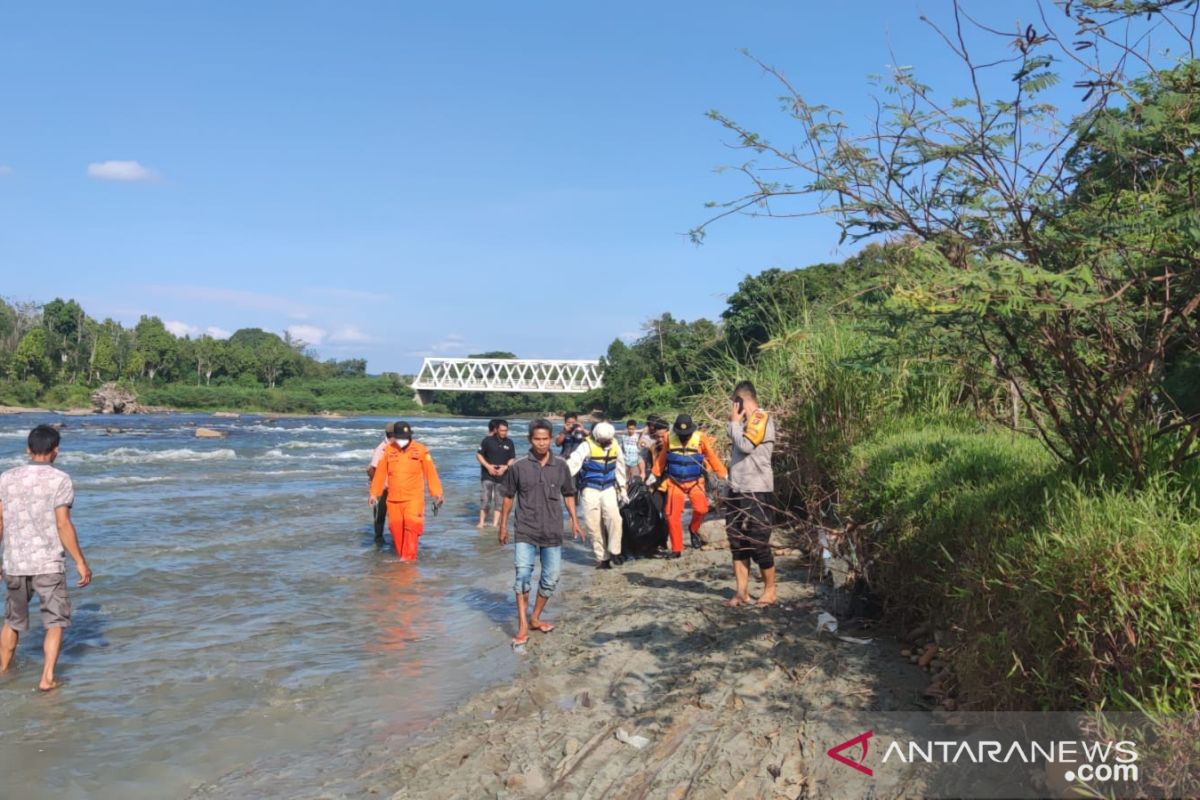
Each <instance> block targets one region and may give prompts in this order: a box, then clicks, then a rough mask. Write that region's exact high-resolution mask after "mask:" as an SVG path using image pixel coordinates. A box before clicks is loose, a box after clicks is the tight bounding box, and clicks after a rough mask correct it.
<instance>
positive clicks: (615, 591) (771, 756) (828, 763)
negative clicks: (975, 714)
mask: <svg viewBox="0 0 1200 800" xmlns="http://www.w3.org/2000/svg"><path fill="white" fill-rule="evenodd" d="M728 559H729V556H728V553H727V552H722V551H713V552H700V551H688V552H687V553H685V556H684V558H683V559H680V560H677V561H667V560H657V559H654V560H639V561H633V562H629V563H627V564H626V565H625V566H624V567H623V568H620V569H615V570H613V571H611V572H596V573H595V574H594V577H593V578H592V579H591V580H590V581H586V582H585V586H584V588H583V590H582V591H579V592H576V593H573V596H572V597H571V598H570V599H569V600H568V601H566V602H562V601H560V602H558V603H552V605H551V607H550V610H549V612H548V614H547V619H549V620H550V621H552V622H554V623H556V625H557V627H556V629H555V630H554V631H553V632H552V633H549V634H539V633H536V632H531V634H530V641H529V644H528V645H527V646H526V647H525V648H524V651H523V652H518V653H515V654H514V658H516V659H518V661H519V662H520V665H519V666H518V669H517V673H516V676H515V677H514V678H513V680H512V681H511V682H507V683H504V684H502V685H498V686H495V687H493V688H491V689H487V690H485V691H483V692H481V693H479V694H477V695H475V696H474V697H473V698H472V699H470V700H469V701H467V702H466V703H464V704H463V705H462V706H460V707H459V708H458V709H456V710H455V711H453V712H451V713H450V714H448V715H446V716H445V717H443V718H442V719H440V720H439V721H437V722H436V723H434V724H433V725H432V726H430V727H428V728H426V729H424V730H422V731H420V732H418V733H416V734H412V733H409V734H393V735H390V736H387V737H382V736H381V737H379V738H377V739H376V740H375V741H372V742H370V743H368V744H364V745H362V746H343V747H342V748H341V749H338V748H331V749H330V750H329V751H327V752H324V753H321V754H309V757H308V758H305V759H303V760H302V762H301V760H296V759H278V760H275V761H273V762H272V763H260V764H258V765H255V766H253V767H250V768H248V769H244V770H239V771H238V773H237V774H235V775H229V776H226V778H225V779H223V780H221V781H218V782H217V783H214V784H211V785H209V786H207V787H205V788H204V789H202V790H201V791H200V792H198V793H197V794H196V795H195V797H198V798H216V797H227V796H233V795H232V794H231V793H235V792H236V793H237V794H238V795H240V796H261V797H322V798H334V797H392V798H394V800H416V798H477V797H497V798H529V797H546V798H580V799H581V800H582V799H583V798H670V799H672V800H676V799H681V798H703V799H707V798H714V799H715V798H789V799H791V798H800V797H822V798H824V797H851V796H853V797H859V796H863V795H862V790H861V788H859V787H856V786H855V785H854V784H853V782H852V781H848V777H850V776H852V775H853V774H854V773H853V772H852V771H851V770H849V769H848V768H847V767H845V766H843V765H840V764H837V763H836V762H834V761H832V760H831V759H829V758H828V757H827V756H826V755H825V751H826V750H827V749H828V748H829V747H831V746H833V745H835V744H837V743H839V742H841V741H843V740H845V739H846V738H849V736H853V735H854V734H855V733H857V732H858V731H857V730H852V729H851V730H849V731H848V730H847V729H846V726H845V723H844V722H842V723H841V724H839V723H837V722H835V720H837V719H843V720H844V718H845V716H846V715H847V714H848V715H851V716H855V715H856V716H857V717H858V718H862V717H864V716H869V715H870V713H871V712H882V711H899V712H905V711H913V712H916V711H919V710H921V709H925V708H928V705H927V704H925V703H923V702H922V700H921V692H922V690H923V689H924V687H925V685H926V683H927V678H926V676H925V674H924V673H923V672H922V671H921V670H919V669H918V668H917V667H915V666H911V665H909V664H907V663H905V662H902V661H900V660H898V659H897V658H896V652H897V649H898V648H899V645H898V644H897V643H896V642H894V641H893V640H890V639H887V638H884V637H880V636H878V635H877V634H878V632H876V631H853V630H842V631H840V632H839V633H842V634H850V635H852V636H859V637H873V641H872V642H871V643H870V644H865V645H863V644H855V643H850V642H844V641H841V640H839V639H837V638H835V637H832V636H830V635H828V634H818V633H817V631H816V624H815V622H816V614H817V612H818V611H819V610H821V609H822V606H823V603H822V600H821V598H820V596H819V592H818V587H816V586H814V585H813V584H811V583H809V582H808V581H807V580H806V579H805V577H804V576H806V575H807V569H806V568H805V567H804V566H803V565H801V564H799V563H796V560H795V559H791V558H785V559H781V560H780V562H779V567H780V573H781V575H782V577H783V580H782V582H781V583H780V587H779V594H780V604H779V605H778V606H776V607H774V608H769V609H756V608H740V609H727V608H725V607H724V606H723V605H722V603H723V602H724V601H725V600H726V599H727V598H728V597H729V596H730V595H731V594H732V579H731V568H730V564H729V560H728ZM757 588H758V587H756V586H755V584H754V583H753V582H752V586H751V590H752V594H757ZM508 627H510V628H511V627H512V625H511V624H510V625H509V626H508ZM511 634H512V631H511V630H510V631H507V635H509V636H511ZM497 635H504V634H502V633H501V632H499V631H498V632H497ZM619 731H623V732H624V733H625V734H629V735H633V736H643V737H645V738H646V739H648V740H649V743H648V744H647V745H646V746H645V747H644V749H638V748H637V747H635V746H633V745H631V744H628V743H625V742H623V741H621V740H620V739H619V738H618V735H619V734H618V732H619ZM848 773H849V775H848ZM921 786H922V785H921V783H920V781H919V779H918V778H915V777H910V776H903V777H901V779H900V780H899V781H898V782H892V783H891V784H889V785H879V784H876V785H875V786H874V787H873V788H872V790H871V792H870V794H871V796H873V797H913V796H920V795H921V794H922V791H921Z"/></svg>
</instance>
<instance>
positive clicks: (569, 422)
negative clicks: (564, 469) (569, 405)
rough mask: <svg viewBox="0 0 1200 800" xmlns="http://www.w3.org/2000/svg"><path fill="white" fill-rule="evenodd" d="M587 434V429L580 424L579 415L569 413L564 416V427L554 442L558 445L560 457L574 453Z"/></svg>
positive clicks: (566, 456) (567, 456) (568, 456)
mask: <svg viewBox="0 0 1200 800" xmlns="http://www.w3.org/2000/svg"><path fill="white" fill-rule="evenodd" d="M587 436H588V432H587V430H586V429H585V428H584V427H583V426H582V425H580V424H579V415H578V414H567V415H566V416H565V417H563V429H562V430H561V431H559V434H558V436H556V437H554V443H555V444H556V445H558V455H559V457H560V458H563V459H567V458H570V457H571V453H574V452H575V448H576V447H579V445H581V444H583V442H584V440H585V439H587Z"/></svg>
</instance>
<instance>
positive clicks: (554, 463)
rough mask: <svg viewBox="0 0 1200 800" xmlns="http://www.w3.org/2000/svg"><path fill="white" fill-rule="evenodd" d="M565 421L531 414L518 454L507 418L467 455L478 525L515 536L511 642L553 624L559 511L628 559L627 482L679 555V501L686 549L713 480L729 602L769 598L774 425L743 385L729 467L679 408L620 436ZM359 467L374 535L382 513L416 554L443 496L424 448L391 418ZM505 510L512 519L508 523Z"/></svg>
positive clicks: (604, 563)
mask: <svg viewBox="0 0 1200 800" xmlns="http://www.w3.org/2000/svg"><path fill="white" fill-rule="evenodd" d="M563 423H564V424H563V427H562V428H561V429H560V430H559V431H558V433H557V435H556V434H555V432H554V426H553V425H552V424H551V423H550V422H549V421H548V420H546V419H540V418H539V419H535V420H533V421H532V422H531V423H530V424H529V433H528V437H529V450H528V452H527V453H526V454H525V455H523V456H518V454H517V447H516V445H515V444H514V443H513V441H512V440H511V439H509V437H508V422H507V421H506V420H503V419H493V420H491V421H490V422H489V424H488V435H487V436H486V437H485V438H484V439H483V441H482V442H481V443H480V446H479V449H478V451H477V453H476V460H477V461H478V462H479V467H480V494H479V521H478V524H477V527H479V528H483V527H484V526H485V524H486V523H487V521H488V516H489V514H490V515H491V525H492V526H493V527H496V528H497V530H498V540H499V542H500V544H501V545H506V544H508V542H509V540H510V538H511V539H512V540H513V544H514V553H513V564H514V571H515V573H516V578H515V581H514V584H513V591H514V594H515V595H516V604H517V618H518V625H517V635H516V636H515V637H514V638H513V644H514V645H522V644H524V643H525V642H526V641H528V637H529V633H530V631H531V630H534V631H540V632H543V633H549V632H550V631H551V630H553V629H554V625H553V624H551V623H549V622H547V621H545V620H544V619H542V614H543V612H544V610H545V607H546V603H547V601H548V600H549V598H550V597H551V595H552V594H553V593H554V589H555V587H556V586H557V584H558V580H559V576H560V573H561V568H562V545H563V537H564V530H563V528H564V525H563V510H564V508H565V510H566V513H567V517H568V519H569V524H570V530H571V532H572V534H573V535H574V536H575V538H577V539H583V538H584V529H585V528H586V530H587V534H588V536H589V538H590V540H591V547H592V554H593V556H594V558H595V561H596V567H597V568H598V569H612V568H613V567H619V566H621V565H622V564H623V563H624V560H625V558H626V555H625V553H624V548H623V544H624V543H623V521H622V515H621V508H622V507H623V506H625V505H626V503H627V502H629V497H630V492H631V489H633V487H634V486H635V485H636V484H637V483H641V484H642V485H643V486H644V487H646V489H648V490H649V495H648V496H649V498H650V501H651V502H652V503H653V504H654V506H655V508H656V509H657V511H658V512H660V513H661V514H662V516H663V517H664V518H665V524H666V528H667V535H668V537H667V538H668V542H667V546H666V547H665V548H664V552H663V553H662V555H663V557H665V558H679V557H681V555H682V553H683V516H684V513H685V510H686V506H687V505H688V504H690V505H691V508H692V514H691V519H690V520H689V524H688V532H689V534H690V540H691V544H692V546H693V547H694V548H698V547H700V546H701V545H702V540H701V537H700V529H701V525H702V524H703V522H704V519H705V517H706V516H707V515H708V512H709V510H710V501H709V490H710V487H711V484H712V483H713V479H714V478H715V482H716V488H717V493H718V495H719V497H720V498H721V504H722V506H723V509H724V512H725V523H726V535H727V538H728V540H729V547H730V552H731V554H732V557H733V572H734V579H735V591H734V596H733V597H732V598H730V599H729V601H728V602H727V605H729V606H731V607H733V606H740V605H748V604H752V603H753V604H756V605H758V606H767V605H771V604H773V603H775V601H776V593H775V561H774V555H773V553H772V550H771V545H770V535H771V526H772V522H773V520H772V509H773V506H774V501H773V492H774V488H775V486H774V472H773V469H772V464H771V460H772V454H773V450H774V445H775V422H774V420H773V419H772V418H771V415H770V414H769V413H768V412H767V411H766V410H764V409H762V408H761V407H760V406H759V405H758V395H757V392H756V391H755V388H754V385H753V384H752V383H750V382H749V381H742V382H741V383H739V384H737V386H736V387H734V390H733V393H732V395H731V408H730V413H729V423H728V428H727V434H728V438H729V441H730V444H731V448H730V458H729V466H728V467H726V464H725V462H724V461H723V460H722V458H721V456H720V454H719V453H718V452H717V447H716V444H715V441H714V439H713V437H712V436H710V435H709V434H707V433H705V432H704V431H701V430H699V429H698V428H697V426H696V424H695V422H694V421H693V420H692V418H691V416H689V415H688V414H680V415H678V416H677V417H676V418H675V420H674V422H673V423H668V422H667V421H666V420H665V419H663V418H662V417H660V416H657V415H654V414H651V415H650V416H648V417H647V419H646V424H645V427H644V428H642V429H639V427H638V424H637V421H636V420H629V421H628V422H627V423H626V425H625V428H624V433H623V434H621V435H618V433H617V431H616V428H615V427H614V425H613V424H612V423H610V422H598V423H596V424H595V425H593V426H592V428H591V430H590V431H589V430H587V428H585V427H584V426H583V425H582V424H581V423H580V421H579V418H578V416H577V415H574V414H568V415H567V416H566V417H565V418H564V420H563ZM554 447H557V448H558V453H557V454H556V453H554V452H553V448H554ZM368 474H369V476H370V481H371V488H370V497H369V503H370V505H371V507H372V508H373V509H374V511H375V538H376V541H377V542H382V541H383V527H384V519H385V517H386V520H387V527H388V529H389V530H390V531H391V534H392V539H393V544H394V546H395V548H396V552H397V554H398V555H399V556H400V559H401V560H402V561H408V560H415V559H416V557H417V544H418V540H419V537H420V535H421V533H422V531H423V529H424V522H425V507H426V495H428V496H429V497H430V498H431V499H432V500H433V509H434V513H435V514H436V513H437V510H438V508H440V506H441V504H442V502H443V500H444V496H443V492H442V484H441V480H440V479H439V477H438V473H437V467H436V465H435V464H434V460H433V456H432V455H431V454H430V452H429V450H428V449H427V448H426V447H425V446H424V445H422V444H421V443H420V442H417V441H414V439H413V435H412V427H411V426H410V425H409V424H408V423H406V422H397V423H393V424H389V425H388V426H387V428H386V429H385V440H384V441H383V442H381V443H380V444H379V446H378V447H377V448H376V450H375V453H374V456H373V458H372V460H371V465H370V467H369V468H368ZM577 501H579V502H578V503H577ZM580 503H581V504H582V514H580V513H579V509H578V505H579V504H580ZM514 510H515V514H514ZM581 516H582V520H583V524H582V525H581V524H580V517H581ZM510 518H514V519H513V524H511V525H510ZM751 561H753V562H754V563H756V564H757V565H758V567H759V570H760V572H761V574H762V579H763V592H762V594H761V595H760V596H759V597H758V598H757V600H755V599H753V598H751V596H750V594H749V577H750V562H751ZM538 563H540V566H541V569H540V572H539V575H538V581H537V595H536V598H535V599H534V603H533V608H532V612H530V609H529V599H530V598H529V593H530V591H531V590H532V588H533V571H534V567H535V565H536V564H538Z"/></svg>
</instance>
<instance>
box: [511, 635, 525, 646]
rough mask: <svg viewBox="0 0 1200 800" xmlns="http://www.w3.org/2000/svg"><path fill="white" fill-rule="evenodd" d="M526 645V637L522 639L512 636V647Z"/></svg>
mask: <svg viewBox="0 0 1200 800" xmlns="http://www.w3.org/2000/svg"><path fill="white" fill-rule="evenodd" d="M528 643H529V637H528V636H523V637H522V636H514V637H513V640H512V646H513V647H523V646H525V645H526V644H528Z"/></svg>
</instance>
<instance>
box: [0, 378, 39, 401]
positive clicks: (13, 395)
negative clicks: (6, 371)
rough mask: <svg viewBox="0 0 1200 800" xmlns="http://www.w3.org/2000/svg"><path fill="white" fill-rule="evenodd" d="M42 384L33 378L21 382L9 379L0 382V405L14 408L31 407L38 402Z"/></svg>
mask: <svg viewBox="0 0 1200 800" xmlns="http://www.w3.org/2000/svg"><path fill="white" fill-rule="evenodd" d="M41 392H42V384H41V383H40V382H38V381H37V380H35V379H33V378H27V379H25V380H23V381H20V380H15V379H10V380H6V381H3V382H0V403H4V404H6V405H14V406H31V405H33V404H34V403H36V402H37V401H38V395H40V394H41Z"/></svg>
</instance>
